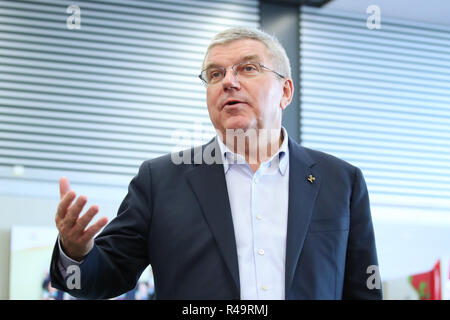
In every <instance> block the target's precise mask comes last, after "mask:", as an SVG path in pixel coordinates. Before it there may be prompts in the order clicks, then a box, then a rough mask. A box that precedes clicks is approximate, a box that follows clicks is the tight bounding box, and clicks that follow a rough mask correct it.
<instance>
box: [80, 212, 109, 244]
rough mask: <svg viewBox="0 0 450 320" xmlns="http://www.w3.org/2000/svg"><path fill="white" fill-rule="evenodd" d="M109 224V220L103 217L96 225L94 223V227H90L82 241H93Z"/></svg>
mask: <svg viewBox="0 0 450 320" xmlns="http://www.w3.org/2000/svg"><path fill="white" fill-rule="evenodd" d="M107 223H108V218H106V217H103V218H101V219H100V220H98V221H97V222H96V223H94V224H93V225H92V226H90V227H89V228H88V229H87V230H86V232H85V233H84V235H83V237H82V240H83V241H89V240H90V239H92V238H93V237H94V236H95V235H96V234H97V232H99V231H100V230H101V228H103V227H104V226H105V225H106V224H107Z"/></svg>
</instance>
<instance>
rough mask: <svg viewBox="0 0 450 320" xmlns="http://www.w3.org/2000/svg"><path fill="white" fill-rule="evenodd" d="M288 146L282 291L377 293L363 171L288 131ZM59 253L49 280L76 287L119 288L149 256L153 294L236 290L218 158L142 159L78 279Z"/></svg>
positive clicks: (217, 294) (84, 292)
mask: <svg viewBox="0 0 450 320" xmlns="http://www.w3.org/2000/svg"><path fill="white" fill-rule="evenodd" d="M216 144H217V142H216V140H215V139H213V140H212V141H210V142H209V143H208V144H206V145H204V146H202V147H201V148H202V150H204V148H205V147H206V146H210V147H211V146H216ZM288 146H289V166H290V167H289V190H286V192H289V205H288V226H287V239H286V274H285V288H286V289H285V290H286V299H380V298H381V289H370V288H369V287H368V285H367V282H368V279H369V277H370V276H371V273H367V268H368V267H369V266H371V265H377V264H378V263H377V254H376V248H375V240H374V232H373V227H372V220H371V214H370V207H369V197H368V193H367V188H366V184H365V182H364V178H363V176H362V173H361V171H360V170H359V169H358V168H356V167H354V166H352V165H350V164H348V163H347V162H344V161H342V160H339V159H337V158H335V157H333V156H330V155H327V154H325V153H322V152H318V151H313V150H310V149H307V148H304V147H301V146H300V145H298V144H297V143H296V142H295V141H293V140H292V139H291V138H289V143H288ZM192 150H194V149H190V150H189V152H190V151H192ZM217 150H219V149H217ZM185 152H186V151H185ZM309 175H312V176H313V177H315V180H314V181H313V182H312V183H311V182H310V181H308V179H307V178H308V176H309ZM58 259H59V250H58V246H57V245H55V249H54V252H53V256H52V262H51V280H52V284H53V286H55V287H57V288H59V289H62V290H65V291H67V292H69V293H70V294H71V295H73V296H76V297H83V298H89V299H92V298H110V297H115V296H118V295H120V294H122V293H124V292H126V291H128V290H130V289H132V288H134V286H135V284H136V281H137V280H138V278H139V277H140V274H141V273H142V271H143V270H144V269H145V268H146V267H147V265H148V264H151V265H152V269H153V273H154V281H155V292H156V298H157V299H230V300H231V299H239V298H240V283H239V269H238V258H237V250H236V241H235V235H234V228H233V221H232V216H231V209H230V203H229V199H228V192H227V185H226V180H225V175H224V170H223V166H222V164H205V163H202V164H180V165H176V164H174V163H173V162H172V161H171V156H170V155H166V156H162V157H159V158H156V159H153V160H148V161H145V162H144V163H143V164H142V165H141V167H140V169H139V173H138V174H137V175H136V176H135V177H134V178H133V180H132V181H131V183H130V185H129V190H128V194H127V196H126V197H125V199H124V200H123V202H122V204H121V206H120V208H119V210H118V215H117V217H116V218H115V219H113V220H112V221H111V222H110V223H109V224H108V225H107V226H106V227H105V228H104V229H103V231H102V232H101V233H100V234H99V235H98V236H97V237H96V239H95V245H94V247H93V249H92V250H91V251H90V252H89V254H88V255H87V256H86V257H85V260H84V261H83V263H82V264H81V266H80V268H81V288H80V289H72V290H69V289H68V288H67V286H66V281H65V279H63V278H62V276H61V274H60V272H59V271H58V268H57V261H58Z"/></svg>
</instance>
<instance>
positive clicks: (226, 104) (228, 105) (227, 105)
mask: <svg viewBox="0 0 450 320" xmlns="http://www.w3.org/2000/svg"><path fill="white" fill-rule="evenodd" d="M240 103H246V102H244V101H241V100H228V101H227V102H225V103H224V104H223V106H222V109H223V108H225V107H231V106H234V105H236V104H240Z"/></svg>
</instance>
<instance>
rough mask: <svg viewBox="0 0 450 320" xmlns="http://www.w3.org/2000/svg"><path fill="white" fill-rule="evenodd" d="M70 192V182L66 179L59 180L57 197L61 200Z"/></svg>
mask: <svg viewBox="0 0 450 320" xmlns="http://www.w3.org/2000/svg"><path fill="white" fill-rule="evenodd" d="M69 191H70V182H69V179H67V178H66V177H61V178H60V179H59V196H60V198H61V199H62V198H63V197H64V195H65V194H66V193H67V192H69Z"/></svg>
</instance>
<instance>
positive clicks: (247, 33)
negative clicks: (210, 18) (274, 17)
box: [202, 27, 291, 78]
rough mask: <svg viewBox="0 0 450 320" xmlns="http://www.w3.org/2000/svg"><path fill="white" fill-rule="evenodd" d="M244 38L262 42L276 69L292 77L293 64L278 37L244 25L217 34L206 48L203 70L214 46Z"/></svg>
mask: <svg viewBox="0 0 450 320" xmlns="http://www.w3.org/2000/svg"><path fill="white" fill-rule="evenodd" d="M243 39H253V40H258V41H260V42H262V43H263V44H264V45H265V46H266V48H267V50H268V53H269V56H270V58H271V59H272V64H273V68H275V71H277V72H279V73H281V74H282V75H283V76H285V77H287V78H291V64H290V62H289V58H288V56H287V54H286V51H285V50H284V48H283V46H282V45H281V44H280V42H279V41H278V39H277V38H275V37H274V36H271V35H270V34H267V33H265V32H264V31H261V30H258V29H254V28H244V27H235V28H229V29H226V30H224V31H221V32H219V33H218V34H216V36H215V37H214V38H213V40H212V41H211V43H210V44H209V46H208V49H207V50H206V54H205V57H204V58H203V63H202V70H203V69H204V67H205V60H206V57H207V56H208V54H209V52H210V50H211V49H212V48H213V47H215V46H217V45H222V44H228V43H230V42H233V41H237V40H243Z"/></svg>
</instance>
